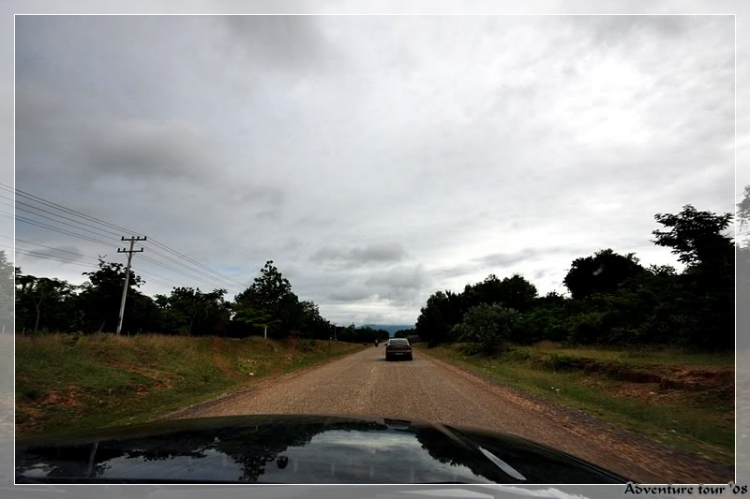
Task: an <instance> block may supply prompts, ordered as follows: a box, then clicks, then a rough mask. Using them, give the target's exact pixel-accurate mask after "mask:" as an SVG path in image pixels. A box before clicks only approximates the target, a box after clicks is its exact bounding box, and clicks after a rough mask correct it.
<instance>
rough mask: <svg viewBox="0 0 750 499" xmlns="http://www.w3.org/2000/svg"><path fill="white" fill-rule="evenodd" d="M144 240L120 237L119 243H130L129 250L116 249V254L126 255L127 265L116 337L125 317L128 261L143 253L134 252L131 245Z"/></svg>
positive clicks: (140, 251) (141, 238) (144, 238)
mask: <svg viewBox="0 0 750 499" xmlns="http://www.w3.org/2000/svg"><path fill="white" fill-rule="evenodd" d="M145 240H146V236H143V237H140V236H130V237H129V238H127V239H126V238H125V236H122V238H121V241H130V249H125V248H117V252H118V253H127V254H128V265H127V266H126V267H125V285H124V286H123V287H122V301H121V302H120V316H119V317H118V319H117V334H118V335H119V334H120V331H122V318H123V316H124V315H125V299H126V298H127V297H128V284H130V261H131V260H132V259H133V253H143V248H141V249H139V250H134V249H133V245H134V244H135V243H136V241H145Z"/></svg>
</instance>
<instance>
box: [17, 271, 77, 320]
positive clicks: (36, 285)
mask: <svg viewBox="0 0 750 499" xmlns="http://www.w3.org/2000/svg"><path fill="white" fill-rule="evenodd" d="M16 285H17V302H18V309H19V311H20V312H21V313H22V314H21V315H22V320H21V323H24V322H25V321H24V320H23V319H24V317H23V316H24V315H26V314H25V313H24V312H26V313H27V311H28V309H31V311H32V313H33V316H34V327H33V332H34V333H36V332H37V331H38V330H39V324H40V320H41V318H42V312H43V311H44V310H47V309H49V310H51V311H53V313H54V312H55V310H56V309H57V308H59V307H60V304H61V302H62V301H63V300H64V299H65V298H66V297H67V296H68V295H69V294H70V292H71V288H70V285H69V284H68V283H67V282H65V281H60V280H58V279H49V278H47V277H35V276H33V275H24V274H22V273H21V269H18V273H17V276H16ZM29 305H30V306H29ZM50 325H52V324H51V323H50ZM56 329H62V328H61V325H60V324H58V325H57V328H56Z"/></svg>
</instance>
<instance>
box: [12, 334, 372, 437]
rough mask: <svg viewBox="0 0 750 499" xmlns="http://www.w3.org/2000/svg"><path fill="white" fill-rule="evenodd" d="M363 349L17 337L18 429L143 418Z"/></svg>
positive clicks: (259, 341)
mask: <svg viewBox="0 0 750 499" xmlns="http://www.w3.org/2000/svg"><path fill="white" fill-rule="evenodd" d="M361 348H362V347H361V346H360V345H356V344H347V343H340V342H333V343H329V342H327V341H313V340H297V341H294V342H291V341H274V340H264V339H263V338H258V337H250V338H245V339H242V340H238V339H229V338H211V337H178V336H164V335H139V336H132V337H127V336H123V337H117V336H114V335H112V334H102V335H93V336H72V335H44V336H37V337H23V336H17V337H16V430H17V433H18V434H21V435H23V434H32V433H67V432H71V431H78V430H82V429H91V428H97V427H102V426H115V425H124V424H132V423H138V422H143V421H148V420H150V419H154V418H157V417H160V416H163V415H165V414H167V413H169V412H172V411H174V410H177V409H179V408H181V407H184V406H186V405H190V404H193V403H196V402H200V401H203V400H207V399H210V398H212V397H215V396H218V395H220V394H221V393H224V392H226V391H228V390H231V389H233V388H236V387H238V386H240V385H245V384H251V383H255V382H257V380H259V379H263V378H267V377H268V376H273V375H278V374H283V373H286V372H290V371H293V370H296V369H300V368H303V367H306V366H310V365H313V364H316V363H319V362H323V361H325V360H328V359H331V358H334V357H337V356H341V355H344V354H347V353H351V352H354V351H356V350H359V349H361Z"/></svg>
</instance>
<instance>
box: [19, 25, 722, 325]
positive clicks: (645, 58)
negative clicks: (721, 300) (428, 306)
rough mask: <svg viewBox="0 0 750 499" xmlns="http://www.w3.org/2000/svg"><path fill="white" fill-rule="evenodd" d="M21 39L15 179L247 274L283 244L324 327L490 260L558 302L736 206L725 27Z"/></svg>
mask: <svg viewBox="0 0 750 499" xmlns="http://www.w3.org/2000/svg"><path fill="white" fill-rule="evenodd" d="M16 36H17V38H16V63H17V64H16V77H17V78H16V92H17V95H16V182H17V186H18V187H19V188H20V189H23V190H25V191H28V192H30V193H32V194H36V195H39V196H42V197H44V198H47V199H50V200H52V201H55V202H58V203H61V204H63V205H66V206H69V207H71V208H73V209H76V210H79V211H83V212H85V213H89V214H91V215H94V216H96V217H98V218H101V219H103V220H107V221H109V222H112V223H115V224H118V225H122V226H124V227H129V228H130V227H132V228H133V229H134V230H137V231H139V232H143V233H147V234H149V235H150V236H152V237H154V238H155V239H157V240H160V241H162V242H164V243H166V244H168V245H169V246H171V247H173V248H175V249H177V250H179V251H181V252H183V253H185V254H187V255H189V256H190V257H191V258H194V259H196V260H198V261H201V262H203V263H205V264H208V265H210V266H212V267H214V268H218V269H232V270H231V275H232V277H233V278H235V279H238V280H240V281H242V282H243V283H247V282H252V279H253V278H254V277H255V276H256V275H257V273H258V271H259V269H260V268H261V267H262V266H263V263H264V262H265V260H267V259H273V260H274V261H275V262H277V263H278V264H279V268H280V269H281V270H282V272H284V273H285V275H287V274H289V275H290V276H293V285H294V289H295V292H297V293H298V295H299V296H300V298H302V299H312V300H314V301H316V303H320V304H321V312H322V313H323V314H324V315H325V316H327V317H329V318H330V319H331V320H334V321H339V322H346V321H350V320H356V321H361V320H364V319H365V318H367V317H378V318H379V321H378V322H381V321H385V320H388V318H389V317H391V318H392V320H393V321H394V322H398V323H409V322H411V321H413V320H414V319H416V316H417V315H418V314H419V307H420V305H421V304H422V303H423V301H424V299H425V298H426V295H429V293H430V292H431V291H434V290H435V289H445V288H446V287H449V286H451V287H456V288H457V287H459V286H462V285H463V284H465V283H466V282H469V281H474V280H476V279H481V278H483V277H485V276H486V275H487V274H489V273H490V272H495V273H497V274H498V275H501V274H503V272H504V271H505V270H509V271H519V272H522V273H524V274H525V275H527V277H533V278H534V279H535V280H538V282H534V284H536V285H537V287H538V288H539V290H540V293H544V292H546V291H550V290H553V289H556V288H559V286H560V280H561V278H562V277H561V273H562V274H564V269H565V268H566V267H567V266H569V264H570V262H571V260H572V259H573V258H574V257H577V256H584V255H587V254H590V253H591V252H593V251H595V250H596V249H599V248H600V247H612V248H614V249H615V250H618V251H623V250H624V248H625V247H628V248H630V247H634V246H633V245H635V244H636V243H634V242H633V241H640V242H638V243H637V244H639V245H650V246H649V247H647V248H642V249H640V248H639V249H638V251H637V254H638V256H641V257H642V260H643V262H644V264H651V263H658V264H666V263H674V261H675V259H674V256H673V255H671V254H670V253H669V251H667V250H664V249H663V248H655V247H652V246H653V245H651V243H649V242H648V239H649V237H650V232H651V230H653V229H654V228H655V227H654V221H653V214H654V213H657V212H674V211H676V210H679V208H680V207H681V206H682V205H683V204H686V203H693V204H695V205H696V206H698V207H700V208H701V209H709V210H712V211H731V210H732V209H733V205H732V202H733V200H732V197H733V196H732V194H734V174H733V173H734V172H733V164H734V154H733V151H734V149H733V146H734V43H733V42H734V36H733V23H732V22H731V19H730V20H729V21H727V20H726V19H725V18H723V17H722V18H715V17H714V18H704V17H700V16H698V17H673V18H662V17H659V18H656V17H648V18H640V17H639V18H623V17H606V18H605V17H596V18H584V17H568V16H565V17H544V18H536V17H523V18H515V17H492V18H483V17H481V16H462V17H455V18H452V17H430V16H421V17H420V16H406V17H387V16H365V17H347V16H341V17H333V16H331V17H304V18H303V17H264V16H255V17H252V18H225V17H199V16H189V17H167V16H154V17H138V16H112V17H107V18H100V17H98V16H59V17H44V18H41V17H19V18H18V20H17V23H16ZM654 47H657V48H658V50H654ZM17 232H18V237H21V238H28V240H34V241H38V242H40V243H45V242H46V243H47V244H49V245H50V246H53V245H54V246H55V247H63V245H64V243H63V242H61V241H58V239H59V236H60V235H59V234H55V235H51V234H50V233H48V232H45V231H44V230H42V229H39V228H34V227H30V226H25V225H23V224H21V223H19V224H18V225H17ZM380 241H384V242H383V243H380ZM71 242H72V241H71ZM110 242H112V245H113V247H112V249H111V251H109V252H108V254H110V255H111V257H112V259H117V258H121V257H122V255H117V254H115V253H114V250H115V248H116V247H117V246H118V244H119V241H117V240H114V238H113V240H112V241H110ZM75 244H76V245H78V246H77V247H78V248H79V251H80V253H82V254H83V256H85V257H95V256H96V255H97V254H98V253H99V252H105V251H106V250H105V249H104V248H103V247H100V246H96V245H93V244H89V243H87V242H80V245H79V241H76V242H75ZM509 244H512V246H509ZM628 245H630V246H628ZM407 249H408V254H407ZM117 261H122V260H117ZM23 265H24V266H27V267H28V269H26V268H25V269H24V270H25V271H27V270H28V271H29V272H30V273H34V272H48V273H50V274H51V276H53V277H54V276H55V275H60V276H65V277H70V276H73V277H75V278H76V279H78V280H79V281H80V269H73V270H71V268H66V267H64V266H61V265H58V264H51V262H46V263H45V262H44V261H42V260H40V259H31V258H28V259H25V260H23ZM138 265H139V266H140V267H139V268H142V269H143V270H145V271H147V272H150V273H152V274H158V275H164V276H165V277H169V278H172V279H175V280H178V281H179V282H180V283H181V284H183V285H196V283H195V282H192V281H191V280H190V279H188V278H186V277H184V276H181V275H179V274H172V273H168V272H167V271H166V270H165V269H163V268H159V267H154V266H152V265H151V264H150V263H149V262H148V261H145V260H141V261H139V262H138ZM420 265H421V267H420ZM285 269H288V271H287V272H285ZM63 270H64V271H65V272H67V273H65V272H63ZM74 270H75V271H77V272H74ZM55 272H57V274H55ZM227 272H230V271H229V270H227ZM167 274H168V275H167ZM73 277H70V278H73ZM144 290H145V291H146V292H148V293H154V292H164V291H168V289H167V290H165V289H163V288H159V287H158V286H156V285H155V284H153V283H149V284H147V285H146V286H145V287H144ZM236 292H237V290H230V295H232V296H234V294H236Z"/></svg>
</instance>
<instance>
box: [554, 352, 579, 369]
mask: <svg viewBox="0 0 750 499" xmlns="http://www.w3.org/2000/svg"><path fill="white" fill-rule="evenodd" d="M549 361H550V364H551V366H552V370H553V371H569V370H570V369H572V368H573V358H572V357H571V356H570V355H565V354H557V353H553V354H552V355H550V357H549Z"/></svg>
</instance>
